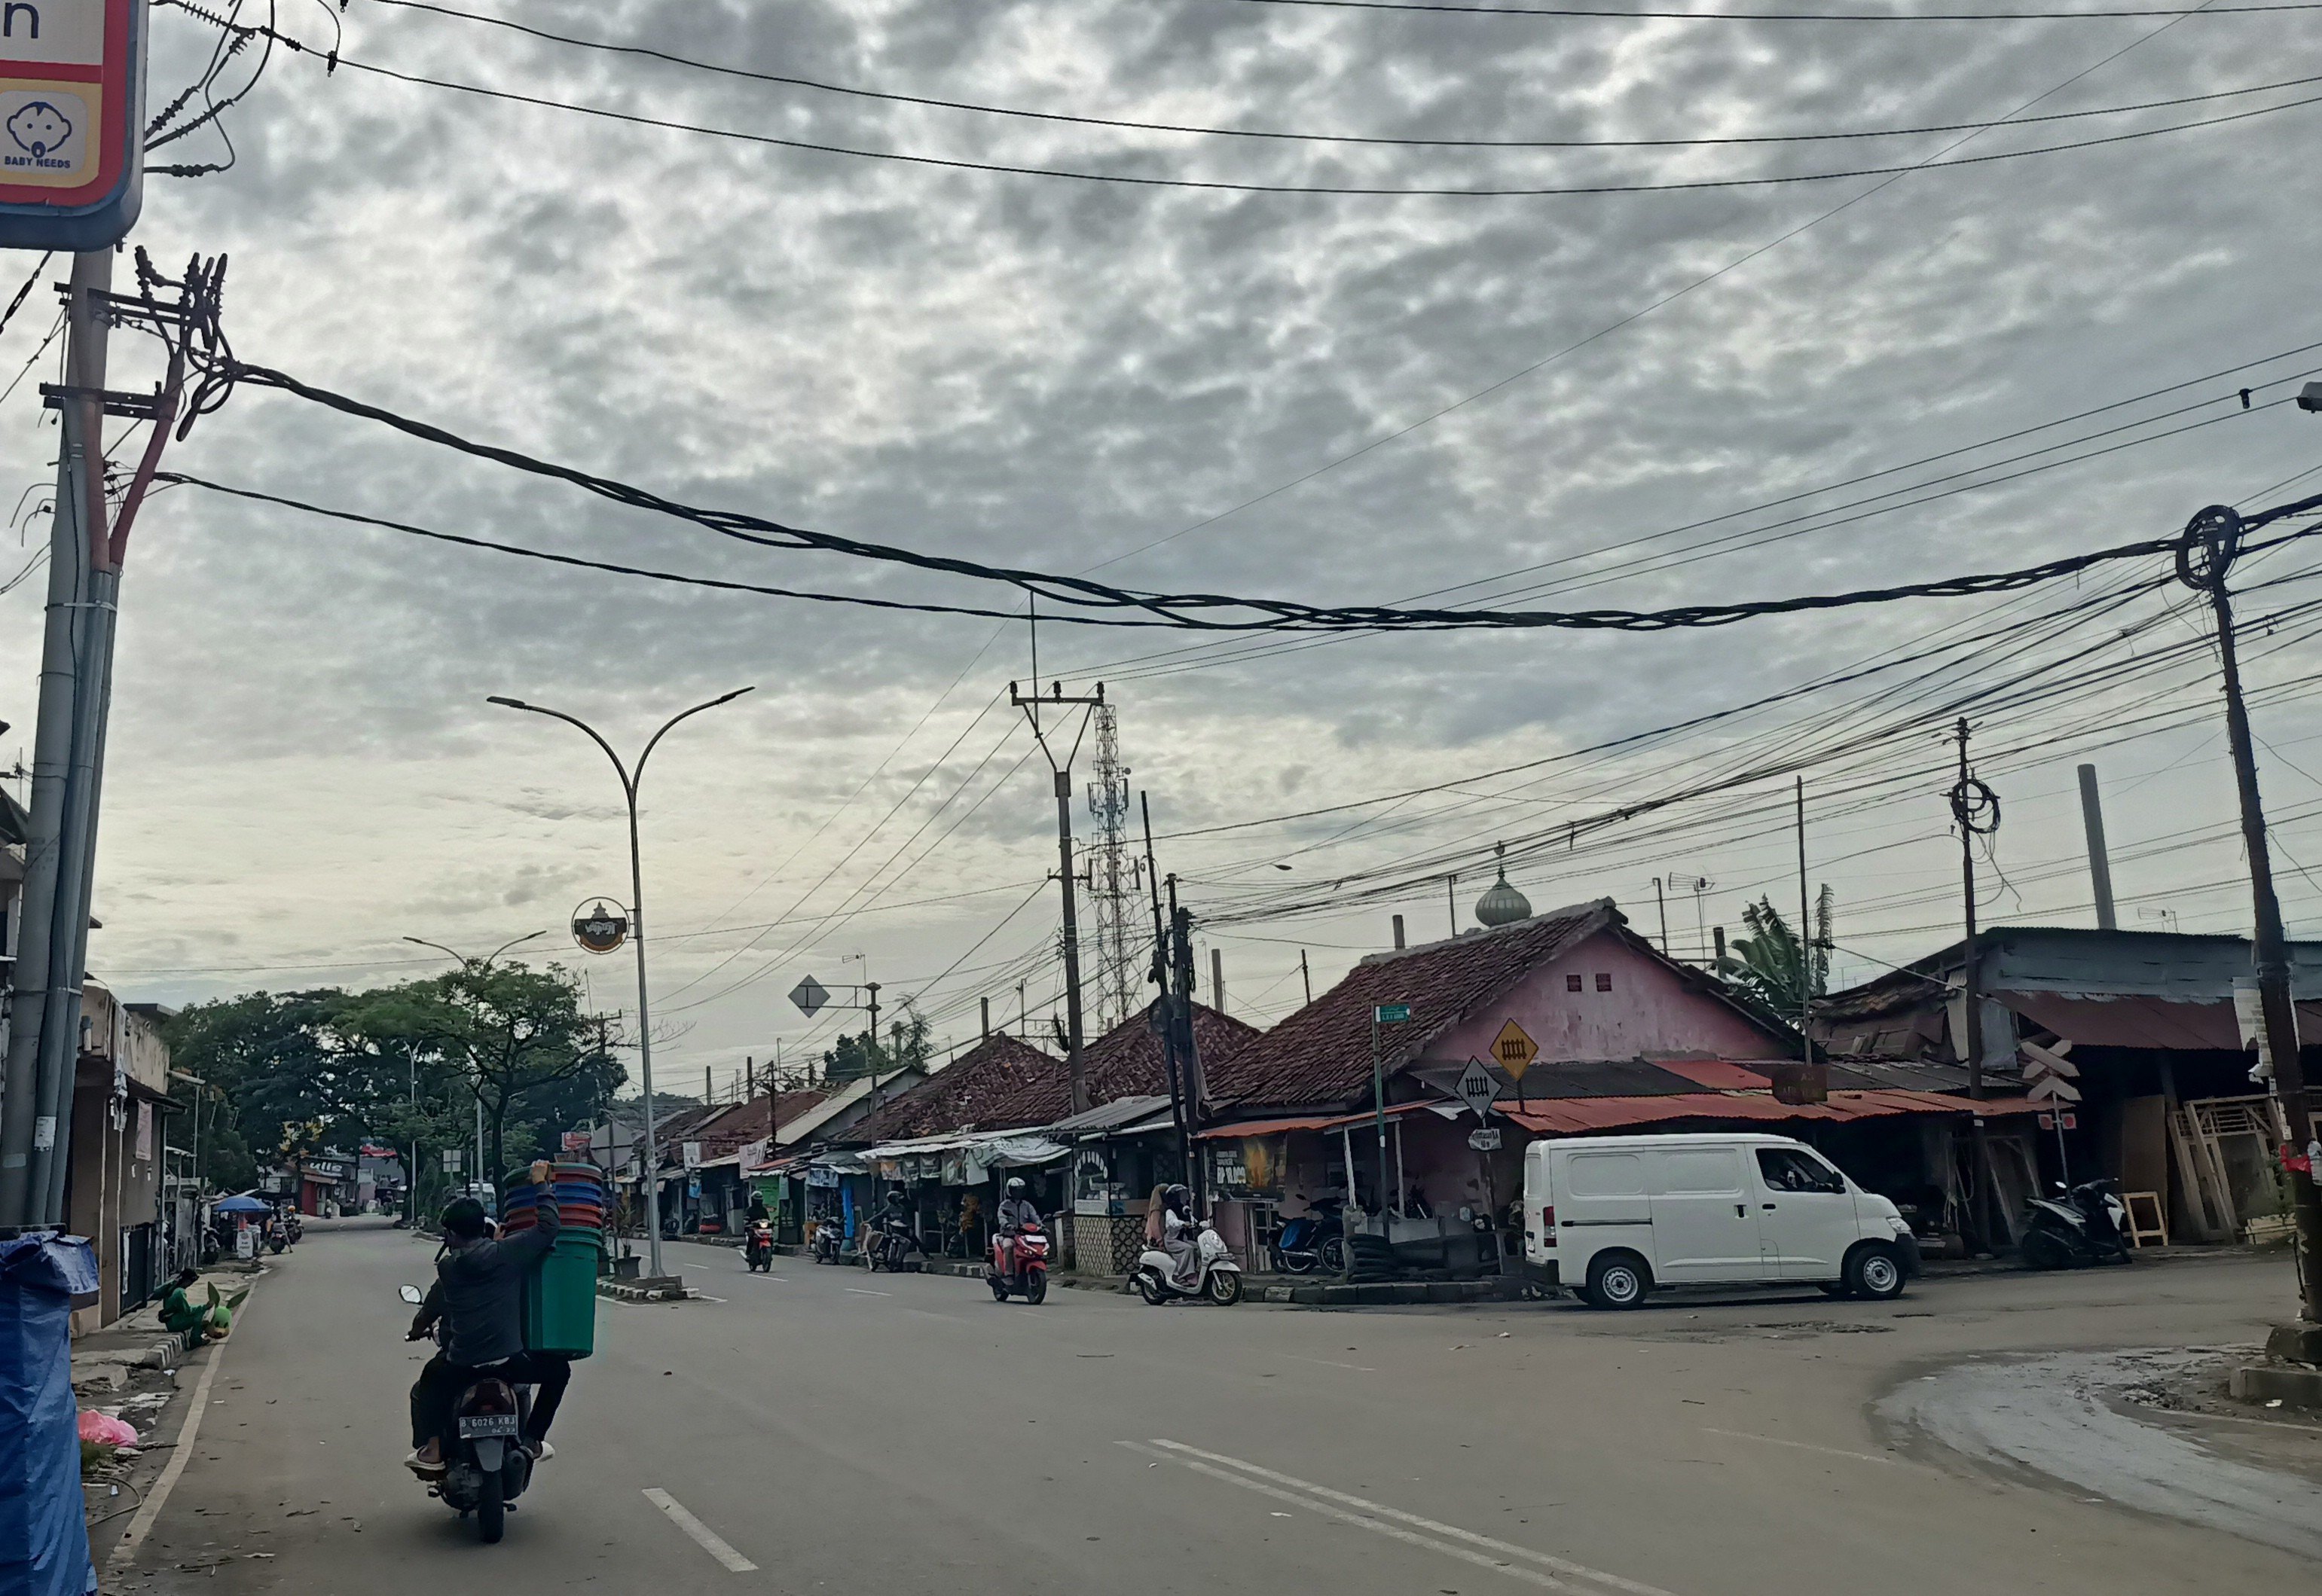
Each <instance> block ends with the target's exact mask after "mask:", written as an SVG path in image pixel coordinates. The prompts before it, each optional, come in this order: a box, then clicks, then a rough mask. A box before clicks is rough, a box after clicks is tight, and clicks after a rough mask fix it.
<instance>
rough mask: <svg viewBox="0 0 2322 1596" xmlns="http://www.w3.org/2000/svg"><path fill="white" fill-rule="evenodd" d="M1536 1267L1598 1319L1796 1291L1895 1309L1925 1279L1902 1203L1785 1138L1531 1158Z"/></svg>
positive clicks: (1622, 1147)
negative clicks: (1654, 1304)
mask: <svg viewBox="0 0 2322 1596" xmlns="http://www.w3.org/2000/svg"><path fill="white" fill-rule="evenodd" d="M1524 1261H1525V1263H1526V1264H1527V1266H1528V1267H1527V1271H1526V1272H1528V1273H1529V1274H1531V1277H1532V1278H1533V1279H1534V1280H1537V1281H1540V1282H1541V1283H1542V1284H1545V1285H1550V1286H1557V1285H1567V1286H1570V1287H1572V1288H1573V1289H1574V1290H1577V1291H1578V1292H1579V1294H1580V1297H1581V1300H1583V1301H1586V1302H1587V1303H1589V1304H1591V1305H1592V1306H1594V1307H1596V1308H1634V1307H1635V1306H1636V1305H1637V1304H1638V1303H1640V1302H1641V1301H1643V1300H1644V1298H1645V1293H1646V1292H1648V1291H1650V1290H1652V1289H1653V1288H1654V1287H1656V1286H1696V1285H1780V1284H1785V1283H1787V1282H1789V1281H1799V1282H1805V1281H1812V1282H1814V1283H1815V1284H1816V1285H1819V1286H1821V1287H1822V1288H1823V1289H1824V1290H1826V1291H1828V1292H1830V1293H1831V1294H1832V1295H1833V1296H1848V1297H1869V1298H1873V1299H1878V1300H1885V1299H1887V1298H1890V1297H1899V1296H1901V1295H1902V1294H1903V1287H1904V1285H1905V1283H1906V1282H1907V1281H1909V1280H1910V1279H1911V1278H1912V1277H1913V1276H1915V1275H1916V1274H1917V1273H1918V1272H1919V1244H1918V1241H1917V1239H1916V1238H1915V1237H1914V1236H1912V1234H1911V1227H1909V1226H1908V1225H1906V1224H1905V1223H1904V1222H1903V1216H1902V1215H1901V1214H1900V1213H1899V1212H1898V1211H1897V1209H1896V1207H1895V1205H1894V1204H1893V1203H1891V1202H1889V1201H1888V1199H1885V1198H1883V1197H1879V1196H1876V1195H1874V1194H1873V1193H1871V1192H1868V1191H1865V1190H1862V1189H1861V1188H1860V1186H1857V1185H1856V1184H1855V1183H1854V1182H1853V1181H1850V1180H1848V1179H1847V1178H1846V1177H1845V1176H1844V1175H1843V1174H1842V1173H1840V1172H1839V1171H1838V1170H1837V1169H1835V1168H1833V1166H1832V1165H1831V1163H1829V1162H1828V1161H1827V1160H1825V1159H1824V1157H1823V1155H1822V1154H1819V1153H1817V1152H1815V1150H1814V1149H1813V1148H1811V1147H1809V1146H1807V1145H1805V1144H1804V1143H1803V1142H1794V1141H1792V1140H1790V1138H1789V1137H1787V1136H1768V1135H1662V1136H1575V1137H1572V1138H1570V1139H1568V1140H1561V1141H1540V1142H1534V1143H1533V1144H1532V1145H1531V1146H1529V1147H1527V1148H1525V1149H1524Z"/></svg>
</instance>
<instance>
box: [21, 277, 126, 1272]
mask: <svg viewBox="0 0 2322 1596" xmlns="http://www.w3.org/2000/svg"><path fill="white" fill-rule="evenodd" d="M112 284H113V251H110V250H96V251H89V252H88V253H87V254H81V255H76V256H74V257H73V268H72V286H71V289H70V292H69V297H68V298H67V300H66V302H65V328H66V337H65V384H66V386H67V387H68V388H72V389H85V390H87V391H88V393H89V394H90V395H91V396H92V397H88V398H80V397H72V398H68V399H66V400H64V401H63V403H62V404H61V405H60V406H59V410H60V414H61V420H62V430H61V434H60V436H59V447H58V451H57V497H56V510H55V514H54V515H53V517H52V519H51V521H50V534H49V602H48V615H47V629H46V634H45V637H44V641H43V643H42V647H41V693H40V719H39V723H38V725H37V726H36V727H35V729H34V732H33V742H32V803H31V805H30V813H31V817H32V825H31V829H30V834H29V836H28V837H27V845H26V847H25V850H24V881H23V888H22V889H21V896H20V898H19V903H18V917H17V927H18V929H17V940H16V962H15V965H14V971H13V985H14V994H15V1001H14V1010H13V1021H12V1024H11V1026H10V1030H9V1038H8V1060H7V1086H6V1092H5V1099H0V1227H10V1226H28V1225H42V1224H48V1223H51V1222H53V1219H52V1213H53V1210H52V1208H51V1206H50V1201H49V1195H48V1194H49V1188H50V1174H51V1172H54V1173H57V1174H59V1175H61V1173H62V1172H63V1166H64V1160H63V1159H62V1158H61V1157H60V1156H58V1154H61V1153H62V1152H63V1150H64V1144H65V1143H66V1142H67V1141H69V1138H70V1135H71V1133H72V1117H71V1111H70V1106H71V1101H72V1097H71V1094H72V1084H71V1066H72V1056H71V1055H72V1049H71V1048H70V1047H69V1045H68V1044H70V1043H71V1042H72V1041H73V1040H74V1034H75V1033H76V1032H77V1031H78V1029H79V1026H80V997H81V981H80V980H78V979H77V978H76V976H75V975H74V973H73V968H72V967H73V962H74V961H73V950H74V947H75V944H77V943H79V942H81V941H82V940H83V939H84V938H86V936H87V916H86V915H85V914H84V915H83V916H82V918H81V925H80V926H79V927H78V928H76V927H74V926H72V925H71V920H70V917H71V913H72V910H73V908H74V907H77V906H78V901H79V897H80V886H81V879H82V877H83V875H84V874H85V871H83V869H82V867H81V866H80V865H79V864H78V863H73V864H70V866H69V865H68V862H69V861H70V860H71V859H72V857H73V855H75V854H78V853H85V852H86V851H87V846H88V843H89V841H90V840H91V834H90V832H89V830H88V827H89V826H91V825H93V824H94V822H95V816H96V807H95V805H94V803H93V802H90V801H88V800H89V798H92V797H93V795H91V794H89V793H88V790H87V789H88V785H89V780H88V773H89V772H90V771H92V770H93V769H94V767H95V761H96V751H95V750H94V748H92V747H91V746H89V744H88V742H87V732H86V728H85V724H84V716H83V715H82V714H81V713H80V712H81V711H82V709H83V707H84V704H85V702H86V701H90V700H94V699H95V698H97V697H98V696H99V693H98V692H97V691H95V690H92V691H87V692H83V691H81V690H79V689H81V688H82V687H83V686H84V684H86V685H87V686H88V687H90V688H91V689H94V688H95V687H96V682H97V681H98V680H100V679H101V673H102V672H103V670H105V668H106V667H107V666H109V664H110V652H109V651H110V647H111V642H112V634H111V630H110V628H109V626H105V625H102V623H104V622H109V621H110V620H111V618H112V613H113V612H112V611H111V609H110V608H100V607H99V604H100V602H101V601H100V600H99V599H98V597H97V594H96V571H95V570H92V569H91V566H92V561H91V560H90V553H91V550H92V546H93V543H94V540H95V539H96V538H101V537H102V535H103V534H102V532H101V531H98V530H97V528H99V527H100V526H101V524H102V521H103V505H104V499H103V496H102V494H103V476H102V471H103V469H104V467H103V460H102V455H103V452H104V440H103V436H102V432H103V424H102V420H101V412H100V406H99V402H98V400H97V399H96V397H94V396H95V395H96V393H98V392H100V391H101V390H102V389H103V388H104V387H105V332H106V326H105V315H104V313H103V311H102V309H101V308H100V305H99V301H98V299H97V297H96V296H98V295H100V294H102V293H104V292H105V291H106V290H107V289H109V288H110V287H112ZM93 489H94V490H93ZM100 648H103V649H104V650H105V651H106V652H105V654H103V655H102V656H100V655H99V654H98V652H97V651H98V650H99V649H100ZM84 669H85V670H86V674H84ZM75 778H79V780H78V782H76V780H75ZM60 907H61V909H62V911H63V912H62V913H61V914H59V908H60ZM59 1061H61V1062H59Z"/></svg>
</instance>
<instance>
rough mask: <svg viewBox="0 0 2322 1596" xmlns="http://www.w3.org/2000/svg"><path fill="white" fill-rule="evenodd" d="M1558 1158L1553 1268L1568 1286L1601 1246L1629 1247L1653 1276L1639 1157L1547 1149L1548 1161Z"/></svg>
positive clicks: (1552, 1196) (1649, 1201)
mask: <svg viewBox="0 0 2322 1596" xmlns="http://www.w3.org/2000/svg"><path fill="white" fill-rule="evenodd" d="M1559 1154H1561V1159H1560V1162H1559V1164H1558V1165H1557V1167H1556V1170H1555V1175H1554V1178H1553V1179H1552V1181H1551V1182H1550V1188H1551V1189H1550V1201H1551V1202H1553V1203H1554V1204H1555V1205H1556V1239H1557V1252H1558V1254H1559V1256H1558V1259H1557V1268H1558V1270H1559V1272H1561V1273H1562V1274H1563V1277H1564V1279H1565V1281H1567V1283H1568V1284H1572V1285H1577V1284H1579V1283H1580V1282H1581V1281H1584V1280H1586V1279H1587V1278H1588V1262H1589V1260H1590V1259H1591V1258H1593V1257H1595V1255H1596V1254H1597V1252H1598V1251H1599V1250H1601V1249H1603V1248H1604V1247H1626V1248H1629V1249H1630V1250H1632V1251H1633V1252H1635V1253H1636V1254H1639V1255H1640V1256H1641V1257H1642V1258H1643V1259H1644V1260H1645V1262H1646V1263H1651V1264H1654V1265H1655V1268H1656V1271H1657V1272H1658V1268H1659V1265H1658V1263H1656V1261H1655V1259H1654V1257H1653V1215H1652V1207H1651V1204H1652V1199H1651V1198H1650V1197H1648V1196H1647V1195H1646V1194H1645V1160H1644V1156H1643V1154H1640V1153H1632V1152H1626V1151H1614V1150H1613V1149H1610V1148H1604V1149H1595V1148H1590V1149H1585V1150H1584V1149H1577V1148H1576V1149H1574V1150H1572V1151H1570V1152H1566V1151H1565V1150H1564V1149H1562V1148H1557V1147H1554V1146H1553V1145H1551V1150H1550V1157H1551V1158H1555V1157H1558V1156H1559Z"/></svg>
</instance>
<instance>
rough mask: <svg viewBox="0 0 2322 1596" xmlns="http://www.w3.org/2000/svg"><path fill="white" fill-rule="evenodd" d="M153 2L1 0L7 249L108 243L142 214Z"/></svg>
mask: <svg viewBox="0 0 2322 1596" xmlns="http://www.w3.org/2000/svg"><path fill="white" fill-rule="evenodd" d="M145 25H146V8H145V0H7V3H6V4H5V5H0V248H5V249H13V250H101V249H105V248H107V247H108V246H110V245H113V244H115V243H118V242H120V241H121V240H122V238H123V237H124V236H125V235H126V234H127V233H128V232H129V229H130V227H131V225H132V224H133V223H135V221H136V220H137V209H138V205H139V202H140V200H141V198H142V191H143V182H144V174H145V157H144V141H143V137H142V126H143V123H144V120H145V117H144V106H145Z"/></svg>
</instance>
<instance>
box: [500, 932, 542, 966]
mask: <svg viewBox="0 0 2322 1596" xmlns="http://www.w3.org/2000/svg"><path fill="white" fill-rule="evenodd" d="M545 935H548V933H547V932H545V931H527V932H526V933H525V934H524V935H522V936H518V937H514V938H511V939H510V940H508V941H507V942H504V943H502V944H500V945H499V946H498V947H496V948H494V949H493V950H492V951H491V952H490V953H488V954H486V955H485V957H484V962H485V963H487V964H489V963H490V962H492V961H493V960H495V959H497V958H498V957H499V956H500V955H501V954H502V953H507V951H508V949H510V948H512V947H515V946H516V945H517V944H518V943H526V942H530V941H531V940H532V939H533V938H534V937H535V936H545Z"/></svg>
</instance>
